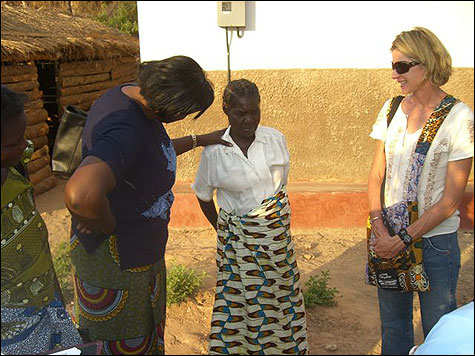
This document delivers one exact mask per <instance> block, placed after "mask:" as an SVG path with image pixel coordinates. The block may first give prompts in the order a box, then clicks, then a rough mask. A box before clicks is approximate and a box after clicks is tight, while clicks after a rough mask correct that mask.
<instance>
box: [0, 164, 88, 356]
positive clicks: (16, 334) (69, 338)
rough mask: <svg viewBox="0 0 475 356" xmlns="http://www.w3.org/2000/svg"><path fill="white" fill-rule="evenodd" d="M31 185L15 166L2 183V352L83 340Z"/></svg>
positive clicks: (49, 347) (35, 350) (43, 349)
mask: <svg viewBox="0 0 475 356" xmlns="http://www.w3.org/2000/svg"><path fill="white" fill-rule="evenodd" d="M32 193H33V188H32V186H31V184H30V183H29V182H28V181H27V180H26V179H25V178H24V177H23V176H22V175H21V174H20V173H18V171H16V170H15V169H14V168H9V172H8V177H7V179H6V181H5V182H4V183H3V185H2V353H4V354H21V355H31V354H36V353H42V352H46V351H48V350H52V349H54V348H56V347H71V346H74V345H77V344H82V343H83V341H82V339H81V337H80V336H79V333H78V332H77V330H76V328H75V327H74V325H73V323H72V321H71V319H70V317H69V316H68V314H67V312H66V309H65V308H64V305H63V302H62V294H61V291H60V290H59V286H58V282H57V278H56V274H55V271H54V268H53V261H52V258H51V253H50V248H49V244H48V231H47V229H46V226H45V223H44V221H43V219H42V218H41V216H40V214H39V213H38V211H37V210H36V207H35V203H34V201H33V194H32Z"/></svg>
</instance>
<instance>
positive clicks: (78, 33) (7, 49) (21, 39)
mask: <svg viewBox="0 0 475 356" xmlns="http://www.w3.org/2000/svg"><path fill="white" fill-rule="evenodd" d="M1 11H2V12H1V15H2V23H1V31H2V32H1V34H2V57H1V60H2V62H23V61H28V60H36V59H43V60H48V59H54V60H61V61H70V60H87V59H106V58H117V57H129V56H138V55H139V40H138V38H135V37H133V36H130V35H128V34H125V33H123V32H120V31H119V30H116V29H113V28H110V27H107V26H104V25H102V24H100V23H99V22H96V21H93V20H89V19H85V18H80V17H73V16H69V15H65V14H60V13H56V12H51V11H47V10H43V9H38V10H36V9H32V8H27V7H11V6H8V5H5V4H2V5H1Z"/></svg>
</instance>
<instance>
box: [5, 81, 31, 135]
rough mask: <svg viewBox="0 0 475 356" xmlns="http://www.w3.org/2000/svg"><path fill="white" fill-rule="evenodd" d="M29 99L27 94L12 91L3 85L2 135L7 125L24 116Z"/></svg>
mask: <svg viewBox="0 0 475 356" xmlns="http://www.w3.org/2000/svg"><path fill="white" fill-rule="evenodd" d="M28 99H29V98H28V96H27V95H26V94H23V93H19V92H16V91H14V90H11V89H10V88H8V87H7V86H5V85H3V84H2V104H1V105H2V126H1V128H2V133H3V132H4V128H5V127H6V125H7V124H9V123H10V122H11V121H13V120H14V119H16V118H18V117H20V116H21V115H22V114H23V112H24V111H25V103H26V102H27V101H28Z"/></svg>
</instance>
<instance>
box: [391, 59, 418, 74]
mask: <svg viewBox="0 0 475 356" xmlns="http://www.w3.org/2000/svg"><path fill="white" fill-rule="evenodd" d="M418 64H420V63H419V62H404V61H400V62H396V63H391V65H392V67H393V70H394V69H396V72H397V73H398V74H404V73H407V72H409V69H411V67H414V66H416V65H418Z"/></svg>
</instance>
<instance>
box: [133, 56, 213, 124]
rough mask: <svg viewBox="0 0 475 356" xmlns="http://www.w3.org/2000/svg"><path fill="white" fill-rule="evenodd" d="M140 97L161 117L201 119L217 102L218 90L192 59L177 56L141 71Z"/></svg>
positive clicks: (154, 62) (146, 64) (151, 64)
mask: <svg viewBox="0 0 475 356" xmlns="http://www.w3.org/2000/svg"><path fill="white" fill-rule="evenodd" d="M138 78H139V86H140V94H141V95H142V96H143V97H144V98H145V100H146V101H147V104H148V106H149V107H150V109H152V110H153V111H154V112H156V113H157V114H159V115H160V114H165V115H167V116H168V115H173V116H175V117H176V116H186V115H189V114H192V113H194V112H198V115H196V116H195V119H196V118H198V117H200V116H201V115H202V114H203V113H204V112H205V111H206V110H207V109H208V108H209V107H210V106H211V104H212V103H213V101H214V89H213V85H212V83H211V82H210V81H209V80H208V79H207V77H206V74H205V72H204V70H203V69H202V68H201V67H200V66H199V64H198V63H196V62H195V61H194V60H193V59H192V58H190V57H186V56H174V57H170V58H167V59H163V60H161V61H148V62H143V63H142V64H140V67H139V75H138Z"/></svg>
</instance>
